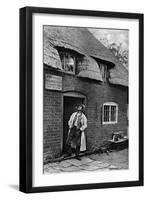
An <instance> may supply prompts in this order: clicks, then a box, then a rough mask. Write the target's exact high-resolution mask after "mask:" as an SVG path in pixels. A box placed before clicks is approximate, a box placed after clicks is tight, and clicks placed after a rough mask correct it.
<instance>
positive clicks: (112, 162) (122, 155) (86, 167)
mask: <svg viewBox="0 0 147 200" xmlns="http://www.w3.org/2000/svg"><path fill="white" fill-rule="evenodd" d="M81 159H82V160H81V161H79V160H77V159H75V158H73V159H69V160H63V161H60V162H54V163H48V164H46V165H45V166H44V173H60V172H76V171H97V170H107V171H108V170H120V169H128V150H127V149H124V150H121V151H115V152H111V153H109V155H106V154H105V153H104V154H92V155H88V156H83V157H81Z"/></svg>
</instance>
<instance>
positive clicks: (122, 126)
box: [44, 74, 128, 158]
mask: <svg viewBox="0 0 147 200" xmlns="http://www.w3.org/2000/svg"><path fill="white" fill-rule="evenodd" d="M56 75H57V74H56ZM60 75H61V74H60ZM62 77H63V91H62V92H67V91H75V92H80V93H83V94H84V95H85V96H86V97H87V105H86V116H87V118H88V128H87V130H86V136H87V149H88V150H95V149H97V148H98V147H99V146H100V145H101V144H102V142H103V141H104V140H107V139H111V134H112V132H114V131H117V130H121V131H122V130H123V131H127V118H126V114H127V92H128V91H127V88H125V87H121V86H116V85H109V84H100V83H98V82H96V81H92V80H89V79H82V78H78V77H75V76H73V75H67V74H62ZM62 92H57V91H50V90H44V155H45V156H46V155H47V156H49V157H50V158H52V157H58V156H60V155H61V153H62V142H63V124H62ZM105 102H115V103H117V104H118V123H117V124H114V125H102V119H101V114H102V105H103V103H105Z"/></svg>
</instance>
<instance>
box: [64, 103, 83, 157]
mask: <svg viewBox="0 0 147 200" xmlns="http://www.w3.org/2000/svg"><path fill="white" fill-rule="evenodd" d="M84 108H85V106H84V105H83V104H79V105H77V106H76V110H77V111H76V112H74V113H73V114H72V115H71V116H70V119H69V121H68V125H69V132H68V137H67V141H66V144H67V153H68V155H71V153H72V149H74V151H75V155H76V158H77V159H78V160H81V158H80V157H79V153H80V151H86V137H85V132H84V131H85V129H86V128H87V118H86V116H85V115H84V113H83V111H84Z"/></svg>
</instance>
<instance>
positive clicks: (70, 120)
mask: <svg viewBox="0 0 147 200" xmlns="http://www.w3.org/2000/svg"><path fill="white" fill-rule="evenodd" d="M74 117H75V112H74V113H73V114H72V115H71V116H70V119H69V121H68V126H69V128H71V127H72V124H73V119H74Z"/></svg>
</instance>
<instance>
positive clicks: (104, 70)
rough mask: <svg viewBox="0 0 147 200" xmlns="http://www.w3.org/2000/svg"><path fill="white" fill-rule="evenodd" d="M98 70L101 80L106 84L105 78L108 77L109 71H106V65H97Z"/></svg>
mask: <svg viewBox="0 0 147 200" xmlns="http://www.w3.org/2000/svg"><path fill="white" fill-rule="evenodd" d="M99 68H100V72H101V76H102V79H103V81H104V82H106V81H107V78H108V77H109V71H108V69H107V65H105V64H102V63H99Z"/></svg>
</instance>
